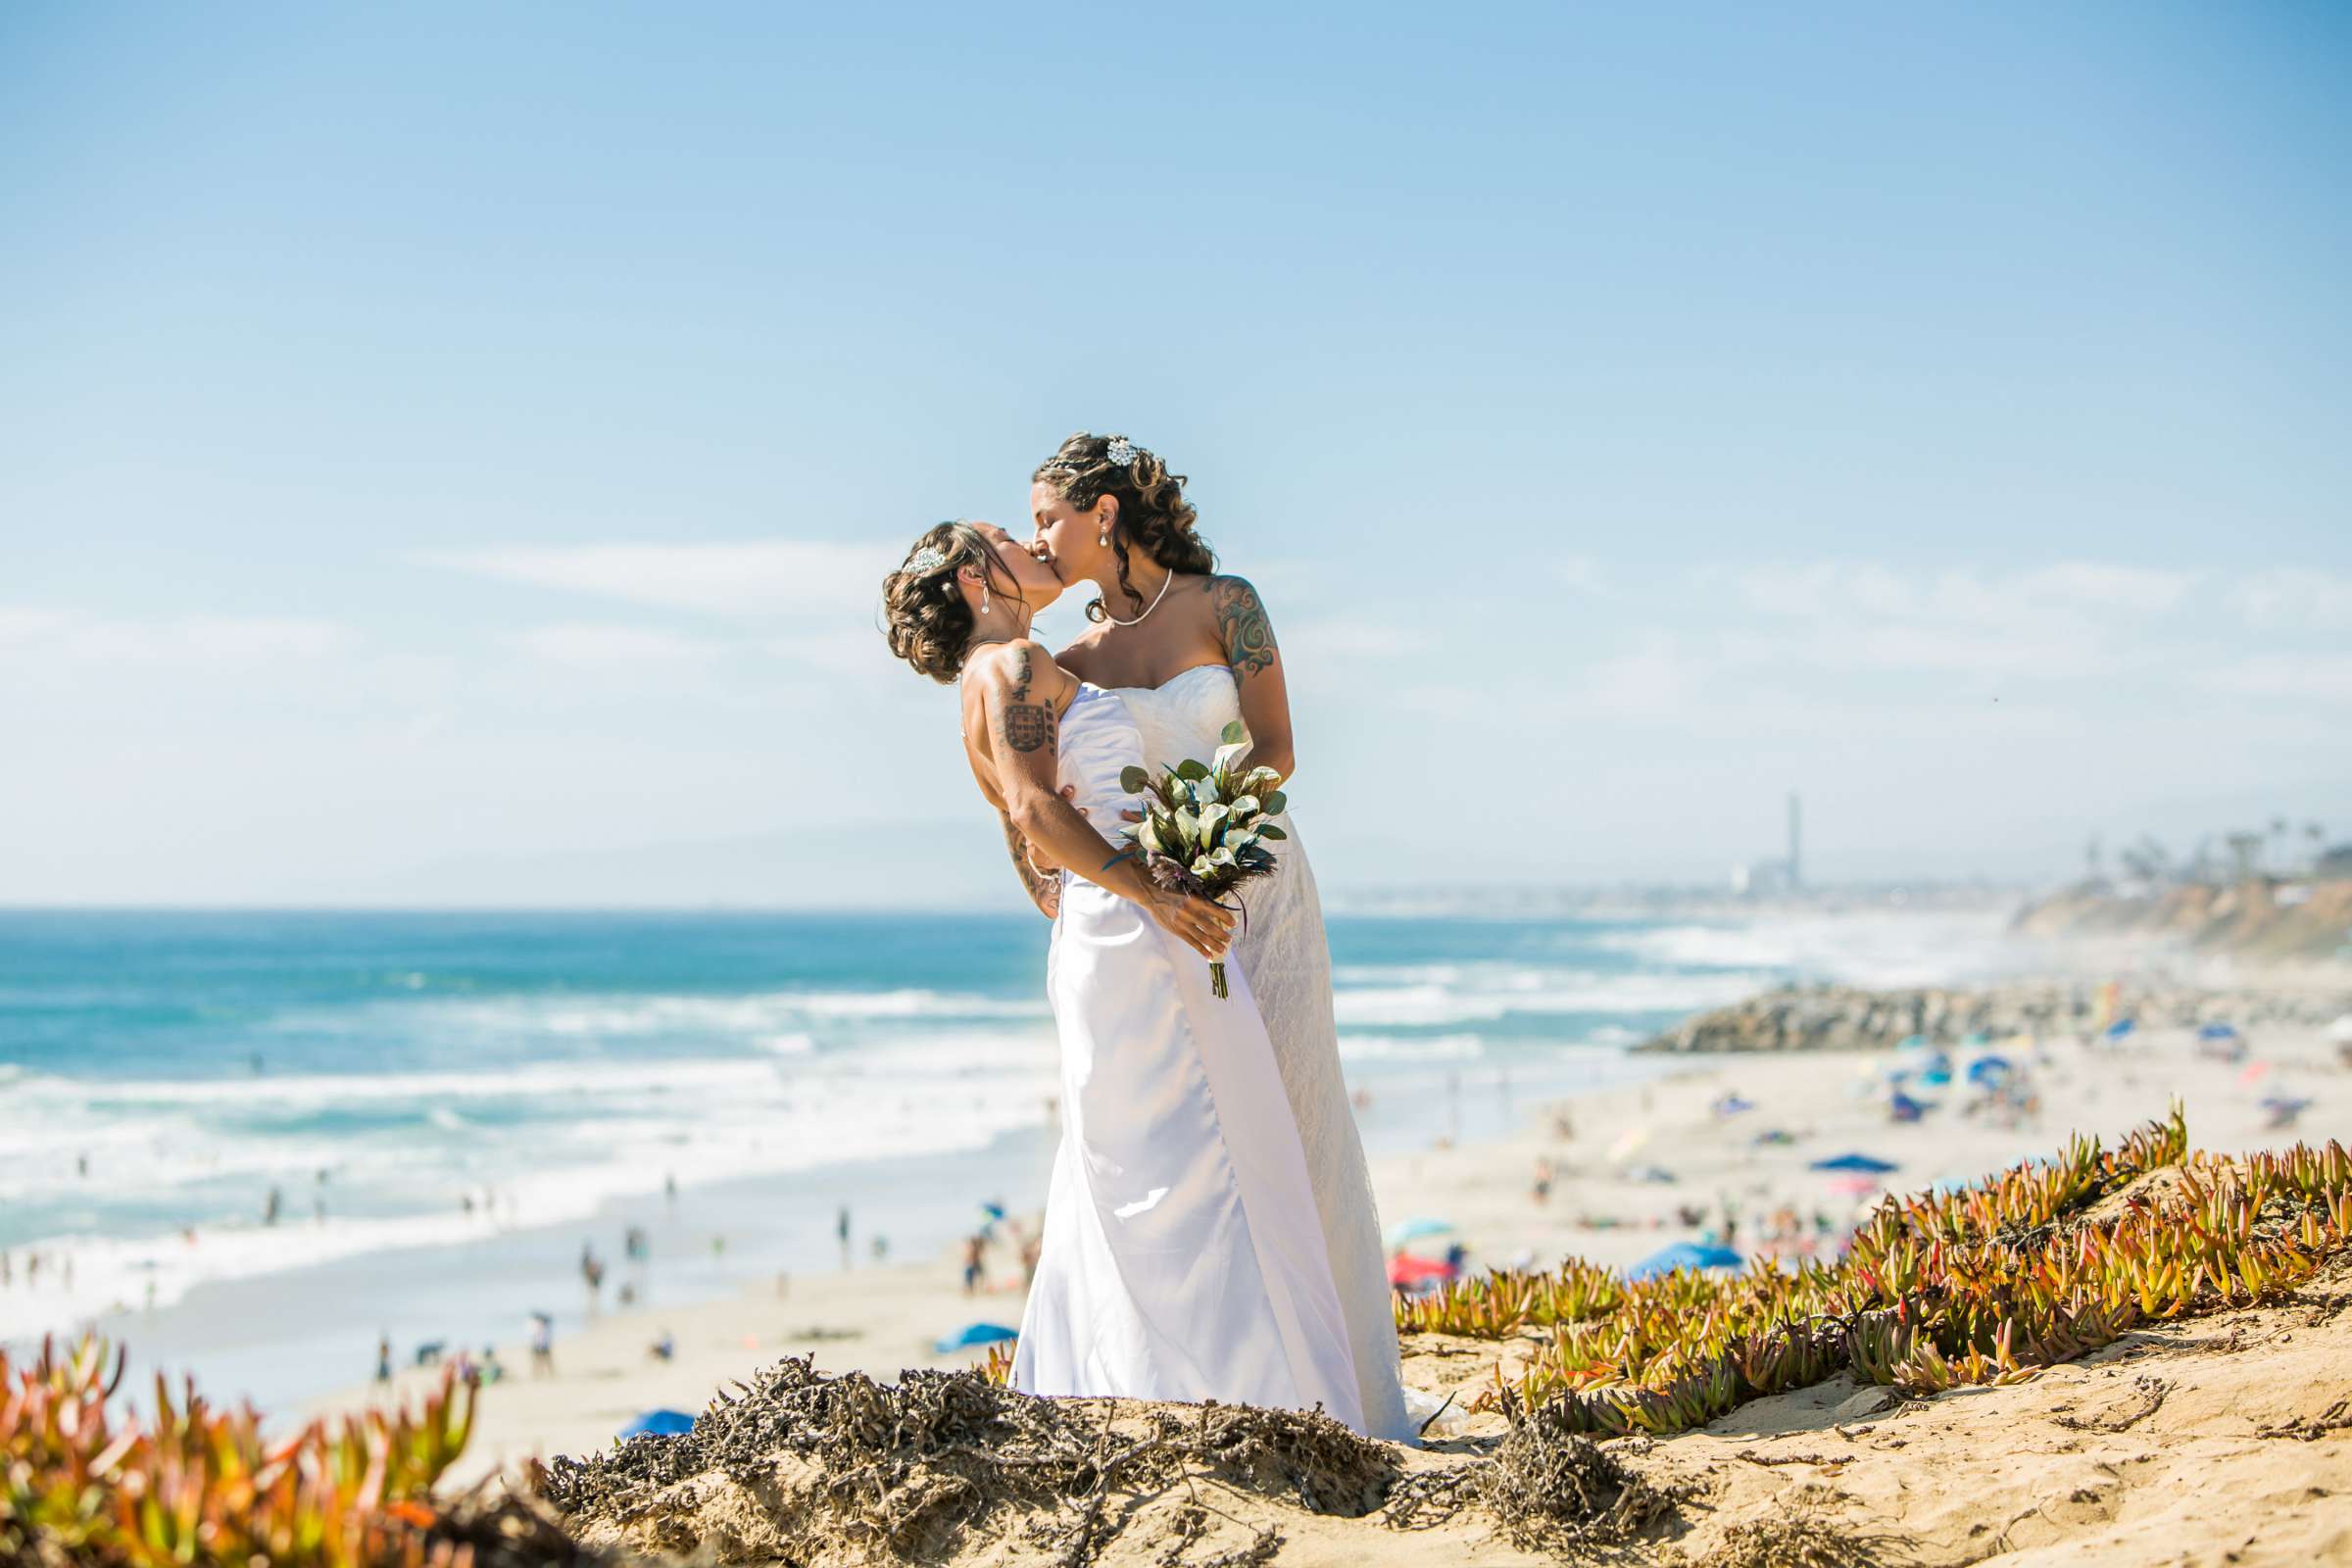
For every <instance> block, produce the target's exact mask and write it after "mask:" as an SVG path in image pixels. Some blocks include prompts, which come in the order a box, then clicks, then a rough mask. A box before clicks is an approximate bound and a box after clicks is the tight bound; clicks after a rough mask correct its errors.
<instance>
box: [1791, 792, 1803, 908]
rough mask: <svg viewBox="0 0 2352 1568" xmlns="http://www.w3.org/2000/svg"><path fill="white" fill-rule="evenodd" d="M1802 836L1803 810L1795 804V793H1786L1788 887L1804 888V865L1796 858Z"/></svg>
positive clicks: (1800, 846) (1800, 847)
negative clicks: (1787, 803) (1787, 810)
mask: <svg viewBox="0 0 2352 1568" xmlns="http://www.w3.org/2000/svg"><path fill="white" fill-rule="evenodd" d="M1803 834H1804V813H1803V809H1802V808H1801V807H1800V806H1799V805H1798V804H1797V799H1796V791H1794V790H1790V791H1789V887H1790V888H1792V889H1793V888H1800V887H1802V886H1804V883H1805V875H1804V863H1803V861H1802V860H1800V859H1799V858H1798V856H1799V854H1800V852H1801V850H1802V847H1803V846H1802V839H1803Z"/></svg>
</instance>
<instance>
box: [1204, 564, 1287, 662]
mask: <svg viewBox="0 0 2352 1568" xmlns="http://www.w3.org/2000/svg"><path fill="white" fill-rule="evenodd" d="M1208 603H1209V607H1210V608H1211V609H1212V610H1214V611H1215V612H1216V616H1217V641H1218V643H1219V644H1221V645H1222V646H1223V647H1224V650H1225V662H1226V663H1227V664H1229V665H1231V666H1232V668H1233V672H1234V674H1235V675H1237V676H1249V675H1254V674H1256V673H1258V672H1259V671H1260V670H1264V669H1268V668H1271V667H1272V666H1273V663H1274V654H1275V650H1274V628H1273V626H1272V624H1270V623H1269V622H1268V621H1267V619H1266V607H1265V606H1264V605H1262V604H1260V603H1259V602H1258V598H1257V590H1256V589H1254V588H1252V587H1250V584H1249V582H1248V581H1247V580H1245V579H1244V578H1240V577H1212V578H1210V579H1209V584H1208Z"/></svg>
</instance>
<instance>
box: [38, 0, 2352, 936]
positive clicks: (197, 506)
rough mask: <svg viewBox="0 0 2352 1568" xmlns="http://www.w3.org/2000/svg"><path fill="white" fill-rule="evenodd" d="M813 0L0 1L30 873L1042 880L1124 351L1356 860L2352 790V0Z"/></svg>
mask: <svg viewBox="0 0 2352 1568" xmlns="http://www.w3.org/2000/svg"><path fill="white" fill-rule="evenodd" d="M807 9H810V8H786V7H770V6H758V5H740V6H738V5H722V4H699V5H692V6H680V7H662V8H652V7H577V6H554V5H549V6H530V5H522V4H515V5H505V6H499V7H492V8H484V7H473V6H458V5H447V4H433V3H421V4H415V5H407V6H402V7H397V8H389V7H385V8H349V7H328V8H321V7H315V6H292V5H289V6H282V7H273V6H268V5H260V4H256V5H241V6H235V7H203V8H199V7H179V8H155V7H127V6H110V5H104V4H39V3H25V4H15V5H10V6H8V7H6V8H0V903H13V904H76V905H91V904H95V905H110V904H191V905H244V904H264V905H289V904H291V905H422V906H445V905H633V904H650V905H687V906H699V905H705V904H725V905H784V906H820V907H835V906H843V905H904V906H925V907H942V906H958V907H960V906H984V907H1019V902H1020V901H1019V894H1018V890H1017V887H1016V886H1015V884H1014V881H1013V879H1012V877H1011V874H1010V872H1009V870H1008V869H1007V868H1006V867H1005V864H1004V863H1003V849H1002V845H1001V842H1000V841H999V839H998V836H997V833H996V831H995V826H994V823H993V819H992V817H991V814H990V813H989V812H988V810H987V809H986V808H985V807H983V806H982V804H981V803H980V801H979V798H978V796H977V794H976V792H975V791H974V789H973V787H972V785H971V781H970V779H969V776H968V772H967V771H966V769H965V767H964V764H963V761H962V759H961V754H960V748H959V746H958V742H957V738H956V697H955V693H954V692H953V691H951V690H947V689H943V688H940V687H937V686H934V685H932V684H930V683H928V682H926V681H924V680H923V679H921V678H920V677H918V676H916V675H914V674H913V673H912V672H911V671H909V670H907V669H906V668H905V667H904V666H902V665H897V664H894V663H893V662H892V661H891V660H890V658H889V656H888V653H887V650H886V649H885V647H884V645H883V642H882V638H881V636H880V635H879V632H878V629H877V625H878V619H877V591H878V586H879V582H880V578H881V575H882V573H883V572H884V571H885V570H887V569H889V568H890V567H891V566H892V565H894V564H896V563H897V562H898V560H899V559H900V558H901V556H902V555H903V553H904V552H905V550H906V548H907V544H908V543H909V542H910V541H911V539H912V538H913V537H914V536H915V534H916V533H918V532H919V531H920V530H921V529H922V528H923V527H925V526H926V525H928V524H929V523H930V522H932V521H935V520H937V519H939V518H941V517H947V516H956V515H968V516H979V517H988V518H994V519H997V520H1000V521H1004V522H1005V523H1007V524H1008V525H1012V526H1015V527H1018V526H1020V525H1021V524H1022V523H1023V522H1024V520H1025V517H1026V513H1027V483H1028V474H1029V471H1030V469H1031V468H1032V467H1033V466H1034V465H1035V464H1036V463H1038V462H1039V461H1040V460H1041V459H1042V458H1044V457H1045V456H1046V455H1048V454H1049V453H1051V452H1052V450H1053V449H1054V446H1055V445H1056V444H1057V443H1058V442H1059V441H1060V439H1061V438H1062V437H1063V436H1064V435H1066V434H1067V433H1069V432H1070V431H1072V430H1076V429H1082V428H1083V429H1094V430H1102V431H1123V432H1125V433H1128V434H1130V435H1131V436H1133V437H1134V438H1135V439H1137V440H1138V441H1140V442H1142V443H1144V444H1145V445H1148V446H1150V447H1152V449H1153V450H1155V451H1157V452H1159V453H1161V454H1163V455H1164V456H1165V457H1167V458H1168V460H1169V461H1170V463H1171V464H1172V466H1174V467H1175V468H1176V469H1177V470H1178V471H1179V472H1183V473H1186V474H1188V475H1190V476H1191V481H1192V483H1191V494H1192V496H1193V498H1194V500H1195V501H1196V503H1197V504H1198V505H1199V507H1200V509H1201V532H1202V533H1203V535H1204V536H1205V537H1206V538H1207V539H1208V540H1209V542H1210V543H1211V544H1212V545H1213V546H1214V547H1215V548H1216V549H1217V550H1218V552H1219V553H1220V555H1221V557H1222V558H1223V561H1224V564H1225V565H1226V567H1227V569H1230V570H1235V571H1239V572H1241V573H1243V574H1245V575H1247V576H1249V577H1250V578H1251V580H1252V581H1253V582H1255V583H1256V585H1257V587H1258V588H1259V590H1260V592H1261V594H1262V595H1263V597H1264V598H1265V600H1266V603H1267V605H1268V607H1269V609H1270V611H1271V613H1272V615H1273V619H1274V624H1275V629H1276V632H1277V635H1278V637H1279V638H1280V640H1281V643H1282V646H1283V648H1284V651H1285V656H1286V659H1287V660H1288V661H1289V665H1290V670H1291V688H1292V696H1293V702H1294V707H1295V710H1296V714H1295V716H1296V725H1297V731H1298V741H1299V774H1298V778H1297V784H1296V788H1295V789H1294V791H1293V800H1294V808H1295V810H1296V811H1297V813H1298V815H1299V819H1300V821H1301V824H1302V827H1303V833H1304V838H1305V841H1306V843H1307V844H1309V845H1310V846H1311V847H1312V849H1313V853H1314V858H1315V864H1316V868H1317V873H1318V877H1319V879H1320V880H1321V881H1322V883H1323V884H1324V886H1325V889H1326V891H1327V893H1328V892H1333V891H1338V892H1341V893H1346V892H1347V891H1348V890H1352V889H1364V888H1374V887H1382V886H1392V885H1397V884H1430V883H1472V884H1478V883H1489V882H1492V883H1514V884H1531V885H1550V884H1561V883H1565V884H1580V885H1581V884H1604V883H1615V882H1621V881H1679V882H1692V883H1719V882H1720V881H1722V879H1723V878H1724V877H1725V876H1726V874H1727V873H1728V871H1729V870H1730V868H1731V867H1732V866H1733V865H1734V864H1735V863H1737V862H1739V861H1742V860H1746V859H1750V858H1757V857H1760V856H1763V855H1766V854H1770V853H1773V852H1774V851H1775V850H1777V848H1778V846H1779V842H1780V837H1781V831H1782V829H1781V821H1782V813H1783V809H1784V806H1783V803H1784V799H1785V796H1786V794H1787V792H1788V791H1789V790H1792V789H1793V790H1797V791H1800V792H1801V793H1802V796H1803V799H1804V802H1805V814H1806V824H1807V844H1806V858H1807V868H1808V870H1809V871H1810V872H1811V873H1812V874H1813V875H1815V876H1816V877H1817V878H1821V879H1845V880H1862V879H1880V878H1891V877H1911V876H1921V877H1939V878H1973V877H1989V878H1999V879H2014V878H2024V879H2049V878H2055V877H2059V876H2063V875H2065V874H2068V873H2069V872H2070V871H2072V870H2073V869H2074V868H2075V867H2076V866H2077V865H2078V864H2079V863H2080V860H2081V856H2082V846H2083V843H2084V841H2085V839H2086V838H2088V837H2089V836H2090V835H2092V834H2094V833H2097V834H2102V835H2104V836H2105V837H2106V838H2107V839H2108V841H2109V842H2111V843H2114V842H2120V841H2123V840H2127V839H2131V838H2133V837H2136V836H2137V835H2139V834H2141V833H2155V834H2157V835H2158V836H2160V837H2161V838H2163V839H2164V840H2165V841H2166V842H2167V843H2168V844H2170V845H2172V846H2173V847H2175V848H2176V849H2184V848H2187V847H2189V846H2190V845H2192V844H2193V843H2194V841H2195V840H2196V839H2197V838H2198V837H2199V836H2200V835H2204V834H2217V835H2218V834H2219V833H2222V832H2225V831H2228V830H2229V829H2231V828H2235V827H2239V826H2244V825H2249V824H2257V825H2258V824H2259V823H2261V822H2263V821H2265V820H2267V819H2268V818H2269V817H2270V816H2271V815H2273V814H2284V815H2287V816H2289V817H2290V818H2291V819H2292V820H2294V821H2295V822H2297V823H2301V822H2302V821H2305V820H2307V819H2309V820H2320V821H2323V822H2325V823H2327V824H2328V825H2329V828H2330V832H2331V836H2333V837H2338V838H2352V441H2347V440H2345V438H2344V432H2345V431H2347V430H2352V298H2348V290H2347V285H2346V282H2345V280H2346V279H2347V278H2352V96H2348V95H2346V94H2345V93H2344V92H2343V91H2342V90H2341V83H2342V82H2343V80H2344V79H2345V74H2346V71H2347V69H2348V68H2352V12H2347V11H2346V10H2344V9H2343V8H2340V7H2327V6H2306V7H2212V6H2195V5H2165V4H2135V5H2130V6H2125V5H2096V4H2084V5H2075V6H2066V7H2050V6H2042V5H2034V4H2015V5H2001V4H1990V5H1985V6H1975V7H1966V8H1958V7H1952V8H1924V7H1885V6H1864V5H1855V6H1804V5H1800V6H1793V7H1774V8H1768V9H1766V8H1755V7H1747V6H1740V5H1723V6H1712V7H1710V6H1661V7H1639V8H1631V7H1611V8H1601V7H1587V6H1544V7H1529V8H1510V7H1500V8H1472V9H1467V10H1465V9H1462V8H1436V9H1432V8H1428V7H1413V8H1384V7H1380V6H1368V5H1354V6H1349V7H1346V8H1324V9H1316V10H1305V9H1298V10H1289V11H1287V12H1286V14H1285V15H1283V16H1281V17H1270V16H1267V15H1264V14H1260V11H1261V8H1251V9H1243V8H1220V7H1195V8H1186V9H1185V10H1184V11H1183V12H1182V13H1181V14H1175V13H1162V14H1159V15H1156V16H1148V15H1143V14H1140V13H1139V14H1132V15H1130V14H1123V13H1121V12H1119V11H1117V10H1114V9H1112V8H1103V7H1092V8H1054V9H1044V8H1029V7H1020V6H1005V7H985V8H973V7H956V8H936V9H933V8H902V7H864V8H828V11H829V12H830V13H838V14H826V15H821V16H818V15H804V14H801V13H802V12H803V11H804V10H807ZM853 9H854V10H855V12H856V14H855V15H851V14H847V13H848V12H849V11H851V10H853ZM1077 602H1078V601H1077V597H1076V596H1073V597H1072V598H1071V599H1070V600H1068V601H1065V602H1064V604H1063V605H1060V606H1057V607H1055V608H1054V610H1053V611H1051V612H1049V613H1047V615H1046V616H1045V617H1043V618H1042V619H1041V621H1040V627H1041V631H1042V633H1043V634H1044V635H1045V637H1046V639H1047V641H1048V642H1049V644H1050V645H1054V644H1058V643H1059V642H1060V641H1062V640H1065V639H1066V638H1067V637H1068V636H1069V635H1071V634H1072V633H1073V632H1074V631H1075V630H1076V628H1077V627H1078V625H1079V624H1080V623H1079V621H1078V618H1077V613H1076V605H1077Z"/></svg>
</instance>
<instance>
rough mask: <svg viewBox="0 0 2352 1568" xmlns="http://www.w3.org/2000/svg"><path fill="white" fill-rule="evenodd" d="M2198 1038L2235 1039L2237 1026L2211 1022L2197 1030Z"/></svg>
mask: <svg viewBox="0 0 2352 1568" xmlns="http://www.w3.org/2000/svg"><path fill="white" fill-rule="evenodd" d="M2197 1038H2198V1039H2199V1040H2235V1039H2236V1038H2237V1027H2236V1025H2234V1024H2227V1023H2209V1024H2207V1025H2206V1026H2205V1027H2204V1028H2202V1029H2200V1030H2198V1031H2197Z"/></svg>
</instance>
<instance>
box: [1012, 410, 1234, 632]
mask: <svg viewBox="0 0 2352 1568" xmlns="http://www.w3.org/2000/svg"><path fill="white" fill-rule="evenodd" d="M1114 444H1115V445H1118V446H1121V447H1125V448H1126V449H1128V450H1129V451H1130V452H1131V453H1132V454H1133V456H1131V457H1130V458H1129V459H1128V461H1126V462H1125V463H1118V462H1114V461H1112V458H1111V448H1112V446H1113V445H1114ZM1029 477H1030V478H1032V479H1037V480H1043V481H1044V482H1046V483H1048V484H1050V485H1052V486H1053V487H1054V490H1055V492H1056V493H1058V494H1059V495H1060V496H1061V498H1062V499H1063V500H1064V501H1067V502H1068V503H1069V504H1070V505H1071V506H1073V507H1076V508H1077V509H1078V510H1079V511H1081V512H1088V511H1091V510H1093V508H1094V505H1095V503H1096V502H1098V501H1100V500H1102V499H1103V497H1104V496H1117V497H1118V498H1119V522H1118V526H1117V528H1115V529H1114V530H1112V532H1111V536H1110V550H1111V554H1112V555H1114V556H1116V557H1118V561H1119V589H1120V591H1121V592H1123V593H1124V594H1126V596H1127V597H1128V599H1129V600H1130V601H1131V602H1132V605H1133V608H1134V609H1136V610H1138V611H1140V610H1142V609H1143V608H1144V596H1143V595H1142V594H1140V593H1138V592H1136V589H1135V585H1134V584H1133V583H1131V582H1129V581H1128V580H1127V551H1128V547H1129V541H1133V542H1134V543H1135V544H1137V545H1140V546H1142V547H1143V552H1144V554H1145V555H1147V556H1150V557H1151V558H1152V560H1153V561H1156V562H1158V563H1159V564H1161V565H1162V566H1165V567H1166V568H1167V569H1168V570H1170V571H1191V572H1198V573H1200V574H1201V575H1202V576H1206V575H1207V574H1209V573H1210V572H1213V571H1215V570H1216V569H1217V553H1216V552H1215V551H1213V550H1211V549H1209V548H1208V544H1207V542H1206V541H1205V540H1203V539H1202V538H1201V535H1200V534H1198V533H1196V532H1195V531H1194V524H1195V522H1197V521H1198V520H1199V518H1200V514H1199V513H1197V512H1195V511H1194V510H1193V504H1192V503H1191V502H1189V501H1187V500H1185V499H1184V475H1183V474H1181V473H1170V472H1169V471H1168V466H1167V464H1166V463H1164V462H1162V461H1161V460H1160V459H1159V457H1158V456H1157V455H1156V454H1154V453H1151V452H1147V451H1145V450H1144V449H1143V448H1142V447H1139V446H1136V445H1135V444H1134V443H1132V442H1130V441H1128V440H1127V438H1126V437H1124V436H1117V435H1089V434H1087V433H1086V432H1085V431H1084V430H1081V431H1079V432H1078V433H1077V434H1076V435H1074V436H1072V437H1070V438H1069V439H1068V440H1067V441H1064V442H1063V443H1062V444H1061V450H1060V451H1058V452H1056V453H1054V455H1053V456H1052V457H1050V458H1048V459H1047V460H1046V461H1045V462H1043V463H1041V464H1039V465H1038V466H1037V471H1036V472H1034V473H1032V474H1031V475H1030V476H1029ZM1108 614H1109V612H1107V611H1106V610H1104V609H1103V601H1101V600H1100V599H1098V600H1096V601H1095V602H1094V603H1093V604H1091V605H1088V606H1087V607H1086V618H1087V619H1089V620H1102V619H1104V618H1105V617H1106V616H1107V615H1108Z"/></svg>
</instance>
